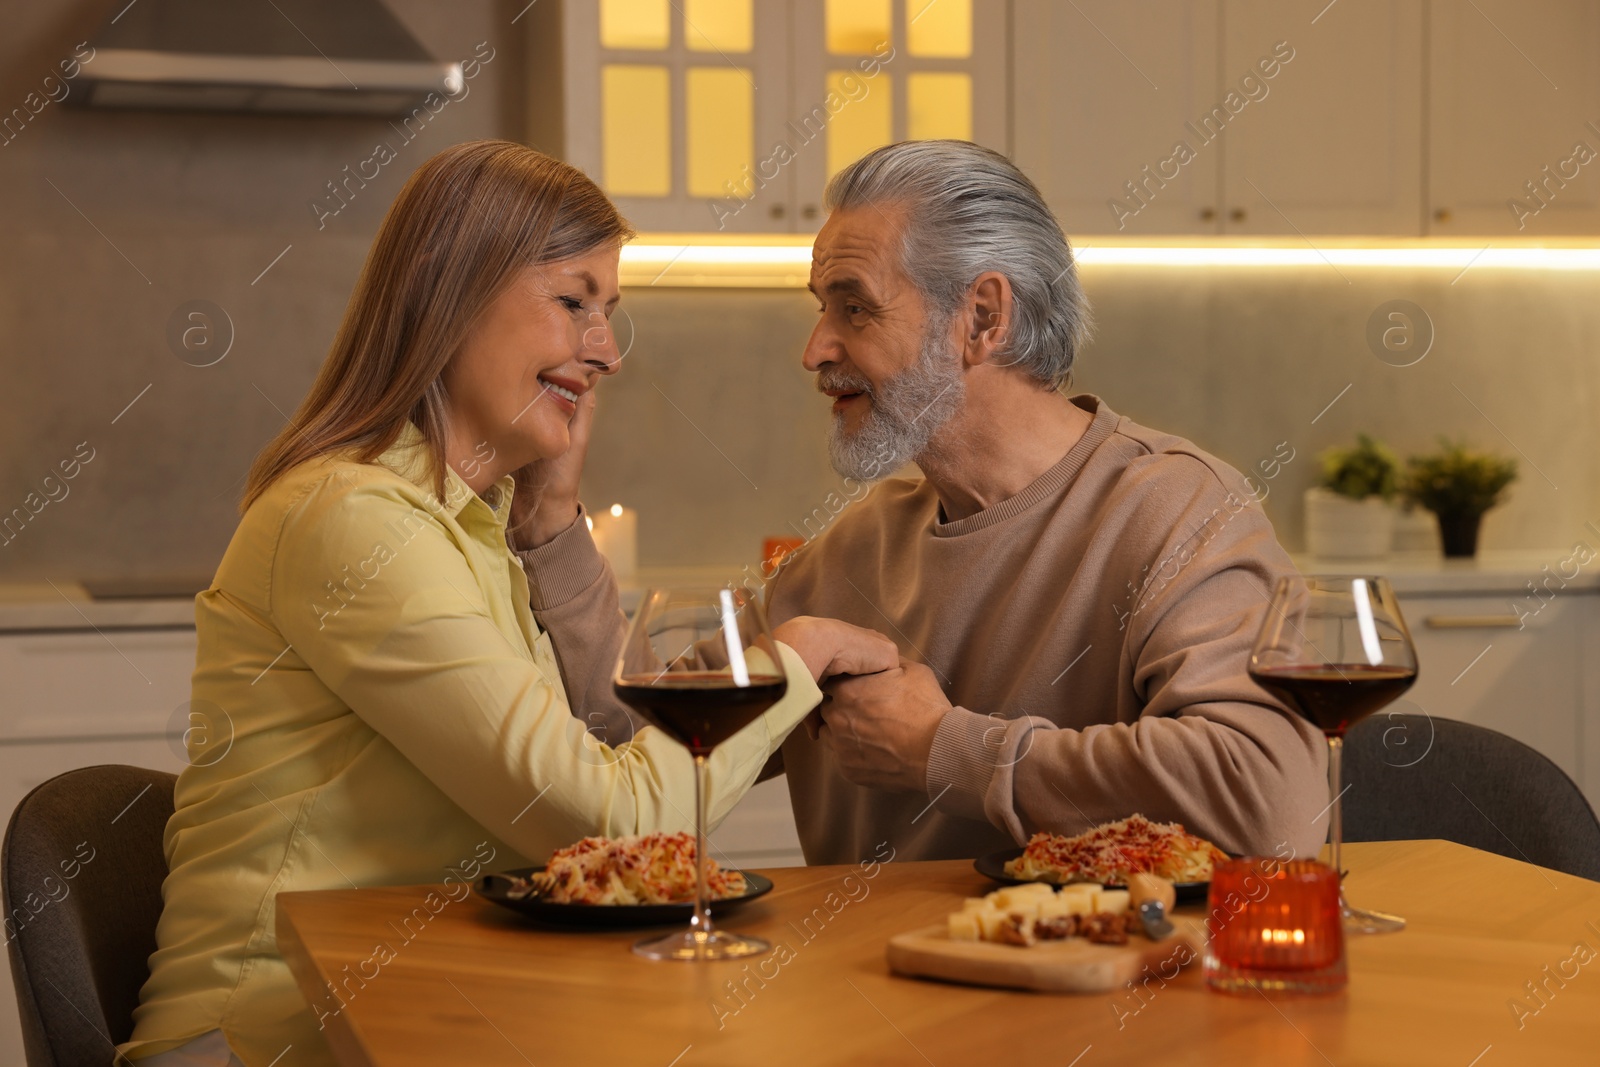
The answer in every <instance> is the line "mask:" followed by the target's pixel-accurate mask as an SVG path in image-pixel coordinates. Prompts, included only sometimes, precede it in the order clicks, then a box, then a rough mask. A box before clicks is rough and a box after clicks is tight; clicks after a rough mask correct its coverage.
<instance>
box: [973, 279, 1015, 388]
mask: <svg viewBox="0 0 1600 1067" xmlns="http://www.w3.org/2000/svg"><path fill="white" fill-rule="evenodd" d="M968 308H969V309H970V312H971V316H972V318H971V325H970V326H969V328H968V331H967V336H966V337H964V338H962V357H963V359H964V360H965V362H966V364H967V365H968V366H971V367H976V366H980V365H982V364H986V363H988V364H994V365H997V366H1005V365H1006V363H1005V357H1004V355H1003V353H1004V350H1005V346H1006V340H1007V337H1008V334H1009V332H1010V326H1011V312H1012V299H1011V281H1010V279H1008V278H1007V277H1006V276H1005V275H1004V274H1001V273H1000V272H999V271H994V270H991V271H985V272H983V273H982V274H980V275H978V276H977V278H975V279H973V282H972V286H971V288H970V289H968ZM997 357H998V358H997Z"/></svg>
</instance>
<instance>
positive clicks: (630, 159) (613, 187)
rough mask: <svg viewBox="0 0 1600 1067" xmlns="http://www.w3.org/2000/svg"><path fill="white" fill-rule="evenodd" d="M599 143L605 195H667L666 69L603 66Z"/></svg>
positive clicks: (669, 159)
mask: <svg viewBox="0 0 1600 1067" xmlns="http://www.w3.org/2000/svg"><path fill="white" fill-rule="evenodd" d="M600 96H601V101H600V109H601V118H600V127H601V130H600V140H601V145H600V147H601V152H602V155H601V159H602V160H603V165H604V173H605V187H606V192H608V193H611V194H612V195H613V196H666V195H667V194H668V193H670V192H672V131H671V128H670V126H669V122H670V121H671V104H672V98H671V86H670V85H669V83H668V80H667V68H666V67H647V66H635V65H630V64H620V63H608V64H606V65H605V66H604V67H603V68H601V71H600Z"/></svg>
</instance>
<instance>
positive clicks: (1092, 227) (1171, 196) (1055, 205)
mask: <svg viewBox="0 0 1600 1067" xmlns="http://www.w3.org/2000/svg"><path fill="white" fill-rule="evenodd" d="M1217 12H1218V0H1146V2H1141V3H1138V4H1129V3H1125V2H1122V0H1079V2H1078V3H1074V4H1062V3H1059V2H1058V0H1016V3H1015V7H1014V10H1013V18H1014V26H1015V32H1014V35H1013V57H1012V67H1011V94H1012V106H1013V114H1014V126H1013V142H1014V143H1013V149H1014V158H1015V160H1016V162H1017V164H1018V166H1020V167H1021V168H1022V169H1023V170H1024V171H1025V172H1026V173H1027V175H1028V176H1029V177H1030V178H1032V179H1033V181H1034V184H1036V185H1037V186H1038V187H1039V191H1040V192H1042V193H1043V194H1044V198H1045V200H1046V201H1047V202H1048V203H1049V205H1050V207H1051V209H1052V210H1053V211H1054V212H1055V213H1056V217H1057V218H1058V219H1060V220H1061V226H1062V228H1063V229H1064V230H1066V232H1067V235H1068V236H1069V237H1073V238H1077V237H1079V236H1080V235H1086V234H1121V235H1124V236H1139V235H1149V234H1169V233H1171V234H1178V233H1182V234H1196V233H1199V234H1205V233H1213V234H1214V233H1220V232H1221V227H1222V222H1221V219H1220V217H1219V213H1218V211H1217V196H1218V183H1219V175H1220V174H1221V170H1222V151H1223V145H1222V142H1221V141H1220V140H1219V139H1218V138H1217V137H1216V136H1214V135H1213V134H1212V133H1211V132H1209V131H1208V130H1206V129H1204V128H1201V127H1195V126H1192V125H1191V123H1195V122H1199V121H1201V119H1202V117H1203V116H1205V115H1206V114H1207V113H1208V112H1209V111H1210V109H1211V108H1212V107H1213V106H1216V105H1219V104H1220V103H1221V94H1220V93H1219V91H1218V90H1219V86H1220V79H1219V77H1218V74H1217V58H1218V50H1217V33H1218V21H1217ZM1267 84H1268V85H1269V86H1270V84H1271V83H1270V82H1268V83H1267Z"/></svg>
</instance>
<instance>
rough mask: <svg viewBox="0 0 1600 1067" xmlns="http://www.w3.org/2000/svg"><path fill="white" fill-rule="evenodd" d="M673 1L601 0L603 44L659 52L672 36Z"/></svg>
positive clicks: (601, 40) (608, 46)
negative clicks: (671, 2) (670, 6)
mask: <svg viewBox="0 0 1600 1067" xmlns="http://www.w3.org/2000/svg"><path fill="white" fill-rule="evenodd" d="M668 2H669V0H600V44H601V46H602V47H605V48H639V49H650V50H654V51H659V50H661V49H663V48H666V47H667V44H668V42H669V41H670V39H671V35H672V24H671V22H670V20H669V15H670V12H671V8H669V7H668Z"/></svg>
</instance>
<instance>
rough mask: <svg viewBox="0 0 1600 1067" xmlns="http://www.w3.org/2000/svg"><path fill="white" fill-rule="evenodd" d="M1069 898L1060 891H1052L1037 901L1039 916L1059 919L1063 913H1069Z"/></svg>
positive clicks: (1070, 912)
mask: <svg viewBox="0 0 1600 1067" xmlns="http://www.w3.org/2000/svg"><path fill="white" fill-rule="evenodd" d="M1071 902H1072V900H1071V898H1070V897H1066V896H1063V895H1062V894H1060V893H1052V894H1050V896H1049V897H1047V898H1042V899H1041V900H1040V901H1039V918H1040V919H1041V920H1043V919H1059V918H1061V917H1062V916H1063V915H1071V914H1072V911H1071Z"/></svg>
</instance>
